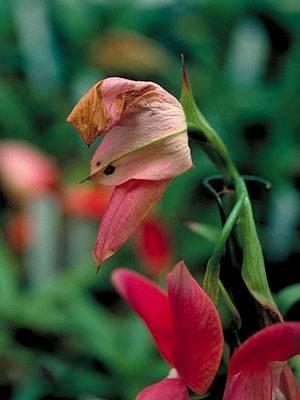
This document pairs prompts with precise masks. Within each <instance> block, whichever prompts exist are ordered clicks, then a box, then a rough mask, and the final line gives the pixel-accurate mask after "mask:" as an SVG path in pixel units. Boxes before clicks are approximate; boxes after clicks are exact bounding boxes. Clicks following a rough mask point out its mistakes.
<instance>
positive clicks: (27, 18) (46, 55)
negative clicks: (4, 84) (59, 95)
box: [11, 0, 61, 94]
mask: <svg viewBox="0 0 300 400" xmlns="http://www.w3.org/2000/svg"><path fill="white" fill-rule="evenodd" d="M11 6H12V10H13V16H14V22H15V27H16V31H17V34H18V41H19V46H20V50H21V53H22V56H23V68H24V72H25V73H26V75H27V78H28V80H29V83H30V85H31V86H32V87H33V88H34V89H35V90H36V91H39V92H40V93H41V94H42V93H44V94H46V93H47V92H49V91H50V92H51V91H55V90H58V89H59V88H60V85H61V78H60V66H59V63H58V60H57V54H56V50H57V49H56V48H55V38H54V35H53V31H52V29H51V26H50V20H49V14H48V12H49V10H48V7H47V2H44V1H39V0H27V1H26V3H24V2H23V1H22V0H14V1H12V2H11Z"/></svg>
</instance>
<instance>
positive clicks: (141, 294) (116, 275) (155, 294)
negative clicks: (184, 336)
mask: <svg viewBox="0 0 300 400" xmlns="http://www.w3.org/2000/svg"><path fill="white" fill-rule="evenodd" d="M112 282H113V285H114V287H115V289H116V290H117V292H118V293H119V294H120V295H121V296H122V297H123V298H124V299H125V300H126V301H127V303H128V304H129V305H130V307H131V308H132V309H133V310H134V311H135V312H136V313H137V314H138V315H139V317H141V318H142V320H143V321H144V322H145V324H146V325H147V327H148V329H149V331H150V332H151V334H152V336H153V339H154V341H155V342H156V345H157V347H158V349H159V351H160V353H161V355H162V356H163V357H164V358H165V359H166V360H167V361H168V362H169V363H170V364H173V361H172V360H173V356H172V320H171V310H170V305H169V301H168V297H167V295H166V294H165V293H164V292H163V291H162V290H161V288H160V287H158V286H157V285H155V284H154V283H153V282H151V281H150V280H149V279H146V278H144V277H143V276H142V275H140V274H138V273H136V272H133V271H130V270H127V269H125V268H119V269H117V270H116V271H114V272H113V274H112Z"/></svg>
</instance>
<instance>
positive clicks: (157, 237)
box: [134, 218, 172, 276]
mask: <svg viewBox="0 0 300 400" xmlns="http://www.w3.org/2000/svg"><path fill="white" fill-rule="evenodd" d="M134 248H135V250H136V253H137V255H138V258H139V259H140V260H141V263H142V265H143V266H144V267H145V268H146V269H147V271H148V272H149V273H150V275H151V276H158V275H160V274H161V273H162V272H164V271H166V270H167V269H168V268H169V267H170V266H171V259H172V250H171V243H170V237H169V232H168V229H167V226H166V225H164V224H163V223H161V221H160V220H159V219H158V218H155V219H154V218H151V219H149V218H146V220H145V221H144V222H143V223H142V224H141V226H140V228H139V229H138V231H137V232H136V236H135V246H134Z"/></svg>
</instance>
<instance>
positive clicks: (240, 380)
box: [223, 368, 272, 400]
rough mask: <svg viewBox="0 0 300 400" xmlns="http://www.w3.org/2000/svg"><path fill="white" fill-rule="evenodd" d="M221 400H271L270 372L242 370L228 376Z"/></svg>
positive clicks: (267, 370) (266, 370)
mask: <svg viewBox="0 0 300 400" xmlns="http://www.w3.org/2000/svg"><path fill="white" fill-rule="evenodd" d="M223 400H272V376H271V371H270V370H269V369H268V368H267V369H265V370H263V371H253V372H251V371H248V370H244V371H242V372H240V373H238V374H236V375H229V376H228V379H227V382H226V387H225V393H224V397H223Z"/></svg>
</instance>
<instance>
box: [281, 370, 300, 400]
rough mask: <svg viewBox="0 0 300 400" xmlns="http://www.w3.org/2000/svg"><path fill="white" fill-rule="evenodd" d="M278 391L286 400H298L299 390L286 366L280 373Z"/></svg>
mask: <svg viewBox="0 0 300 400" xmlns="http://www.w3.org/2000/svg"><path fill="white" fill-rule="evenodd" d="M280 390H281V392H282V393H283V395H284V396H285V398H286V399H287V400H300V389H299V387H298V385H297V382H296V378H295V376H294V374H293V372H292V370H291V368H290V367H289V366H288V365H286V366H285V367H284V369H283V371H282V373H281V379H280Z"/></svg>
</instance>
